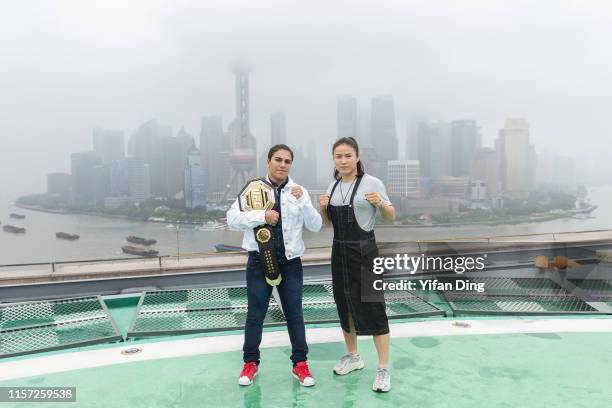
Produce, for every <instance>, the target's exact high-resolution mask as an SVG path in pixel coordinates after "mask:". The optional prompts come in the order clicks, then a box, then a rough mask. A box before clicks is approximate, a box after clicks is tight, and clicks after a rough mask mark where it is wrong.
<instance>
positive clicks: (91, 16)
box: [0, 1, 612, 198]
mask: <svg viewBox="0 0 612 408" xmlns="http://www.w3.org/2000/svg"><path fill="white" fill-rule="evenodd" d="M611 23H612V6H610V5H609V3H608V2H603V1H600V2H589V3H588V4H587V3H585V2H581V1H561V2H559V1H539V2H533V1H515V2H490V1H469V2H461V3H455V2H451V1H440V2H425V1H410V2H406V1H383V2H380V1H378V2H374V1H371V2H355V1H351V2H322V1H311V2H308V3H304V2H288V1H259V2H249V1H223V2H221V1H218V2H217V1H207V2H188V1H185V2H181V1H179V2H172V3H170V2H161V1H131V2H129V3H125V2H118V1H105V2H89V1H78V2H77V1H56V2H43V1H40V2H27V3H21V2H11V3H4V4H3V5H2V6H0V33H1V34H2V35H0V49H1V50H2V52H1V53H0V89H1V90H2V91H1V92H0V111H1V112H2V114H1V115H0V146H1V149H0V161H1V162H2V167H3V169H4V171H2V172H0V185H1V186H2V189H1V192H0V194H1V195H2V196H3V197H5V198H16V197H17V196H19V195H22V194H27V193H35V192H44V191H45V189H46V184H45V183H46V178H45V176H46V174H47V173H50V172H69V171H70V153H73V152H80V151H88V150H91V144H92V129H93V128H106V129H120V130H123V131H124V132H125V135H126V139H127V138H129V136H130V135H131V134H132V132H133V131H134V130H135V129H136V128H137V127H138V126H140V125H141V124H142V123H144V122H146V121H148V120H150V119H157V120H158V121H159V122H160V123H162V124H165V125H169V126H171V127H172V130H173V134H176V133H177V132H178V131H179V130H180V129H181V127H184V128H185V130H186V131H187V132H188V133H189V134H191V135H192V136H194V137H195V138H196V140H198V136H199V134H200V118H201V117H202V116H209V115H222V116H223V126H224V128H227V125H228V124H229V123H230V122H231V120H233V119H234V117H235V93H234V92H235V91H234V77H233V74H232V72H231V69H232V67H233V65H234V64H236V63H237V62H240V63H242V64H244V65H246V66H248V67H249V71H250V113H251V132H252V134H253V135H254V136H255V137H256V139H257V143H258V151H259V152H261V151H262V149H267V147H268V146H269V141H270V113H271V112H277V111H282V112H285V113H286V118H287V137H288V142H289V144H290V145H292V146H295V147H300V146H301V147H303V148H306V142H307V140H309V139H315V140H316V141H317V153H318V154H319V157H321V159H320V160H319V162H318V165H319V176H318V178H319V180H320V181H328V180H329V177H330V169H331V160H327V159H326V158H327V157H330V152H329V149H330V146H331V143H332V142H333V140H334V139H335V138H336V136H337V134H336V131H337V128H336V104H337V98H338V96H340V95H345V94H350V95H354V96H355V97H356V98H357V101H358V111H359V113H360V119H359V121H360V123H359V129H358V136H359V137H360V138H363V139H364V140H367V138H368V137H369V135H368V126H369V123H368V117H369V109H370V103H371V98H372V97H375V96H380V95H392V96H393V98H394V101H395V117H396V127H397V137H398V140H399V151H400V154H399V156H400V158H402V157H403V156H404V153H405V139H406V135H407V132H410V131H412V130H413V128H414V127H415V126H416V123H417V122H418V121H419V120H428V121H434V122H435V121H438V120H445V121H451V120H456V119H473V120H476V121H477V122H478V124H479V125H480V127H481V134H482V137H483V144H484V145H486V146H492V145H493V139H495V138H496V137H497V135H498V134H497V132H498V129H499V128H501V127H503V126H504V120H505V119H506V118H509V117H522V118H526V119H527V120H528V121H529V124H530V139H531V143H532V144H534V145H535V148H536V151H537V152H538V153H542V152H544V151H550V152H553V153H556V154H564V155H569V156H573V157H574V158H575V159H576V160H577V161H578V162H583V163H590V164H592V163H596V164H597V163H599V164H600V165H601V166H599V167H597V166H596V167H594V168H593V169H591V172H592V173H593V172H596V173H597V172H599V173H601V169H603V168H605V166H604V164H605V165H607V166H608V168H609V164H607V163H604V160H606V159H609V158H610V155H609V154H608V153H606V152H605V151H602V150H601V147H602V146H604V145H605V144H606V142H607V140H608V138H609V126H608V124H607V120H606V119H607V116H608V115H607V114H608V112H610V111H611V109H610V108H611V106H610V105H611V104H612V102H611V100H610V98H609V95H610V93H611V91H612V78H611V76H612V74H611V73H610V70H609V64H610V61H612V51H611V50H610V48H609V47H608V46H607V45H606V42H607V41H606V40H607V39H608V38H610V37H611V34H612V24H611ZM411 129H412V130H411ZM296 165H299V164H298V163H296Z"/></svg>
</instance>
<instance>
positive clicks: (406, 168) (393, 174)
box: [387, 160, 420, 198]
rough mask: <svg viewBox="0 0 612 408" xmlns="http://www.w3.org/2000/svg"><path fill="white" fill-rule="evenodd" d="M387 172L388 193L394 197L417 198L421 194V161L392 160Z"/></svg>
mask: <svg viewBox="0 0 612 408" xmlns="http://www.w3.org/2000/svg"><path fill="white" fill-rule="evenodd" d="M387 166H388V170H387V178H388V181H387V192H388V193H389V196H394V197H402V198H403V197H417V195H418V193H419V178H420V171H419V161H418V160H390V161H389V162H388V165H387Z"/></svg>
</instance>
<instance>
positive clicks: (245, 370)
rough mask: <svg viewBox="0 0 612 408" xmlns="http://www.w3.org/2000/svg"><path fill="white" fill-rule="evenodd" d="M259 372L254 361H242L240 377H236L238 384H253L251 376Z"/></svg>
mask: <svg viewBox="0 0 612 408" xmlns="http://www.w3.org/2000/svg"><path fill="white" fill-rule="evenodd" d="M258 372H259V368H258V367H257V364H255V362H254V361H249V362H248V363H244V366H243V367H242V372H241V373H240V378H238V384H240V385H251V384H253V378H254V377H255V376H256V375H257V373H258Z"/></svg>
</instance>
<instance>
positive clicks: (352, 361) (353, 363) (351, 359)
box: [334, 354, 365, 375]
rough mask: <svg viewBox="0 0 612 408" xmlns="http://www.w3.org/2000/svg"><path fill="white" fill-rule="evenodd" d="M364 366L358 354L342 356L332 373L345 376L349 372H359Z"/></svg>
mask: <svg viewBox="0 0 612 408" xmlns="http://www.w3.org/2000/svg"><path fill="white" fill-rule="evenodd" d="M364 365H365V364H364V363H363V360H362V359H361V356H360V355H359V354H356V355H353V354H347V355H345V356H343V357H342V358H341V359H340V361H339V362H338V364H336V365H335V366H334V373H336V374H338V375H345V374H348V373H350V372H351V371H355V370H361V369H362V368H363V366H364Z"/></svg>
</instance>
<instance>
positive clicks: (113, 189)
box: [110, 159, 130, 197]
mask: <svg viewBox="0 0 612 408" xmlns="http://www.w3.org/2000/svg"><path fill="white" fill-rule="evenodd" d="M129 175H130V172H129V165H128V160H127V159H121V160H113V161H112V162H111V164H110V194H111V196H112V197H128V196H129V195H130V176H129Z"/></svg>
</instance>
